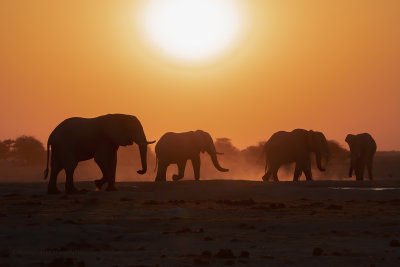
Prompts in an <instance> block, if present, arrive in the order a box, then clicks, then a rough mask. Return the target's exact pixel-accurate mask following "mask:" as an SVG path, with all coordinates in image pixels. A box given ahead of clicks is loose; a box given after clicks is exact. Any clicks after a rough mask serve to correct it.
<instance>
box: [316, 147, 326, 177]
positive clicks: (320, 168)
mask: <svg viewBox="0 0 400 267" xmlns="http://www.w3.org/2000/svg"><path fill="white" fill-rule="evenodd" d="M315 156H316V158H317V167H318V169H319V170H320V171H322V172H324V171H325V168H322V164H321V153H320V152H316V153H315Z"/></svg>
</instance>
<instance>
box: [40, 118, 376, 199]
mask: <svg viewBox="0 0 400 267" xmlns="http://www.w3.org/2000/svg"><path fill="white" fill-rule="evenodd" d="M345 140H346V142H347V143H348V145H349V147H350V153H351V162H350V169H349V176H350V177H351V176H352V173H353V170H354V171H355V174H356V179H357V180H362V179H363V176H364V169H365V167H367V169H368V174H369V178H370V179H372V162H373V157H374V155H375V152H376V143H375V141H374V139H373V138H372V137H371V135H369V134H367V133H363V134H358V135H352V134H349V135H347V137H346V139H345ZM133 143H136V144H137V145H138V146H139V151H140V158H141V163H142V169H141V170H138V171H137V172H138V173H139V174H144V173H146V171H147V145H148V144H152V143H155V141H147V139H146V135H145V133H144V130H143V127H142V125H141V123H140V121H139V120H138V119H137V118H136V117H135V116H132V115H125V114H107V115H103V116H99V117H96V118H78V117H74V118H69V119H66V120H64V121H63V122H61V123H60V124H59V125H58V126H57V127H56V128H55V129H54V130H53V132H52V133H51V134H50V136H49V139H48V142H47V168H46V170H45V172H44V177H45V179H46V178H47V176H48V173H49V154H50V150H51V161H50V167H51V168H50V181H49V184H48V193H49V194H57V193H59V190H58V189H57V176H58V174H59V172H60V171H61V170H63V169H64V170H65V173H66V182H65V192H66V193H67V194H76V193H80V192H81V191H79V190H78V189H76V188H75V186H74V183H73V175H74V171H75V168H76V166H77V165H78V163H79V162H80V161H84V160H88V159H92V158H94V161H95V162H96V164H97V165H98V166H99V167H100V169H101V172H102V174H103V177H102V178H101V179H99V180H95V184H96V187H97V188H98V189H99V190H100V189H101V188H102V187H103V185H104V184H107V187H106V190H107V191H113V190H116V188H115V174H116V167H117V150H118V148H119V146H128V145H132V144H133ZM200 152H203V153H204V152H207V153H208V154H209V155H210V157H211V160H212V162H213V164H214V166H215V168H216V169H217V170H219V171H221V172H227V171H229V170H228V169H225V168H223V167H221V166H220V164H219V162H218V159H217V155H219V154H223V153H219V152H217V151H216V149H215V146H214V142H213V139H212V137H211V136H210V134H209V133H207V132H204V131H202V130H197V131H190V132H184V133H173V132H168V133H165V134H164V135H163V136H162V137H161V138H160V139H159V141H158V142H157V144H156V147H155V153H156V168H157V165H158V168H157V176H156V178H155V181H166V172H167V168H168V166H169V165H170V164H177V165H178V174H174V175H173V177H172V179H173V180H174V181H176V180H180V179H182V178H183V176H184V172H185V167H186V162H187V161H188V160H191V162H192V165H193V171H194V177H195V179H196V180H199V178H200ZM264 152H265V156H266V165H265V175H264V176H263V177H262V179H263V180H264V181H269V180H273V181H278V175H277V173H278V170H279V168H280V167H281V165H283V164H287V163H296V166H295V171H294V176H293V180H294V181H297V180H298V179H299V177H300V176H301V174H302V173H304V175H305V177H306V179H307V180H312V173H311V158H310V154H311V152H313V153H315V155H316V163H317V167H318V169H319V170H321V171H325V169H324V168H323V166H322V163H321V162H322V158H324V159H325V160H327V159H328V158H329V156H330V153H329V149H328V142H327V140H326V138H325V136H324V134H323V133H321V132H317V131H312V130H303V129H296V130H293V131H291V132H285V131H279V132H276V133H274V134H273V135H272V136H271V137H270V138H269V140H268V141H267V142H266V143H265V146H264Z"/></svg>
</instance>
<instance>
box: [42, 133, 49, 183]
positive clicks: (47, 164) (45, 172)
mask: <svg viewBox="0 0 400 267" xmlns="http://www.w3.org/2000/svg"><path fill="white" fill-rule="evenodd" d="M49 153H50V142H49V141H47V163H46V169H45V170H44V177H43V179H44V180H46V179H47V176H48V175H49Z"/></svg>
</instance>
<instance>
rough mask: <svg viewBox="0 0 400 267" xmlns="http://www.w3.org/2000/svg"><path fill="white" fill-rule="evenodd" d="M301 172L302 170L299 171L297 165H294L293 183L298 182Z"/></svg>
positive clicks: (299, 168)
mask: <svg viewBox="0 0 400 267" xmlns="http://www.w3.org/2000/svg"><path fill="white" fill-rule="evenodd" d="M302 172H303V170H302V169H301V167H300V166H299V164H297V163H296V167H295V169H294V175H293V181H298V180H299V177H300V176H301V173H302Z"/></svg>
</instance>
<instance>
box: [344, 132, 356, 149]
mask: <svg viewBox="0 0 400 267" xmlns="http://www.w3.org/2000/svg"><path fill="white" fill-rule="evenodd" d="M354 137H355V135H354V134H348V135H347V136H346V139H345V141H346V143H347V144H349V146H351V145H352V144H353V143H354Z"/></svg>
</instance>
